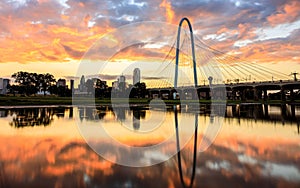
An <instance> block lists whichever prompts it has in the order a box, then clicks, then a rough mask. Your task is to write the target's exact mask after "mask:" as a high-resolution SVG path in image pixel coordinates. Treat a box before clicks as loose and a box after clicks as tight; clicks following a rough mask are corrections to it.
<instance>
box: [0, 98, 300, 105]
mask: <svg viewBox="0 0 300 188" xmlns="http://www.w3.org/2000/svg"><path fill="white" fill-rule="evenodd" d="M150 101H151V103H159V102H160V100H151V99H136V98H133V99H129V100H128V99H125V98H118V99H114V100H113V103H115V104H116V103H117V104H123V103H124V104H125V103H127V102H129V103H130V104H149V103H150ZM73 102H74V104H78V105H81V104H84V105H89V104H90V105H93V104H111V102H112V101H111V99H109V98H105V99H99V98H96V99H93V98H88V97H76V98H75V99H74V100H72V97H57V96H29V97H24V96H0V106H16V105H18V106H22V105H72V104H73ZM198 102H200V103H204V104H208V103H211V102H212V101H211V100H206V99H200V100H199V101H198V100H164V103H166V104H170V105H172V104H180V103H181V104H192V103H198ZM214 102H226V103H227V104H240V103H262V104H282V103H285V102H288V103H291V102H290V101H285V102H283V101H281V100H267V101H264V100H259V101H254V100H247V101H240V100H227V101H218V100H215V101H214ZM293 103H298V104H299V103H300V100H295V101H293Z"/></svg>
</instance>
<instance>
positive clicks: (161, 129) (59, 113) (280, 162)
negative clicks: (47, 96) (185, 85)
mask: <svg viewBox="0 0 300 188" xmlns="http://www.w3.org/2000/svg"><path fill="white" fill-rule="evenodd" d="M210 113H211V110H210V106H201V109H200V111H195V110H193V108H192V107H189V106H181V107H179V106H175V107H174V106H169V107H167V108H165V109H162V108H160V107H157V108H155V107H148V106H136V107H132V108H130V109H125V108H122V107H118V108H114V109H112V108H111V107H110V106H99V107H97V108H96V109H94V108H92V107H74V108H73V107H58V106H48V107H44V106H43V107H30V106H28V107H22V108H20V107H9V108H7V107H2V108H0V143H1V147H0V187H142V186H143V187H183V186H184V185H189V184H190V179H191V177H192V176H193V167H194V175H195V177H194V181H193V187H254V186H257V187H299V186H300V134H299V121H300V107H298V106H287V105H284V106H280V105H279V106H263V105H240V106H227V107H226V117H225V118H219V117H217V116H216V117H211V116H210ZM195 121H196V122H198V131H197V132H198V136H197V138H198V140H197V146H198V147H197V159H196V160H193V155H194V149H195V148H194V137H193V136H190V135H191V133H194V130H195V127H194V124H195ZM176 125H177V126H178V129H177V130H176V129H175V127H176ZM220 125H222V126H220ZM219 126H220V127H221V129H220V130H219V129H218V128H219ZM86 130H88V134H86V132H85V131H86ZM91 130H92V131H91ZM207 130H210V131H211V130H212V131H215V132H216V133H218V134H217V136H216V137H214V135H212V137H209V135H208V134H209V131H207ZM218 130H219V131H218ZM100 131H102V132H100ZM103 132H106V134H108V135H109V136H110V137H113V139H108V138H107V137H106V136H105V135H104V134H102V133H103ZM176 133H178V135H179V138H180V146H181V147H182V150H181V152H180V157H181V164H179V160H178V155H176V154H175V153H176V143H178V142H176V141H178V140H177V139H175V140H174V139H171V138H178V137H176V136H174V135H176ZM82 135H85V137H84V138H83V137H82ZM207 135H208V137H207ZM208 138H209V139H210V140H209V139H208ZM205 139H206V140H205ZM86 140H87V141H89V143H92V144H95V145H94V146H99V148H100V149H99V150H98V151H100V153H101V152H102V153H101V154H103V155H101V156H103V157H104V158H103V157H101V156H99V155H98V154H97V153H96V152H95V151H94V150H95V148H93V149H94V150H93V149H91V148H90V146H89V145H88V144H87V143H86ZM166 140H170V142H168V143H167V144H166V145H163V146H161V147H160V148H159V149H157V150H155V151H151V152H150V151H144V152H143V153H142V154H141V155H140V156H136V153H134V152H133V150H134V149H135V148H143V147H144V148H146V147H148V146H157V145H158V144H159V143H162V142H164V141H166ZM207 140H208V141H207ZM92 141H97V143H96V142H92ZM210 141H213V143H212V144H211V145H209V143H210ZM116 143H119V144H120V145H117V144H116ZM125 145H126V146H129V147H130V146H131V147H130V149H124V146H125ZM101 148H102V149H103V148H105V150H101ZM96 151H97V148H96ZM174 152H175V153H174ZM173 154H175V155H173ZM162 161H164V162H162ZM116 163H118V164H116ZM120 164H130V165H133V166H134V164H136V166H147V167H128V166H123V165H120ZM151 164H155V165H151ZM179 166H181V168H179ZM181 176H182V179H181V178H180V177H181Z"/></svg>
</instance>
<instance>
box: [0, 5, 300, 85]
mask: <svg viewBox="0 0 300 188" xmlns="http://www.w3.org/2000/svg"><path fill="white" fill-rule="evenodd" d="M182 17H188V18H189V19H190V20H191V22H192V24H193V28H194V33H195V35H197V36H198V37H199V38H201V39H202V40H203V41H206V42H207V43H208V44H212V46H213V47H214V48H216V49H218V50H221V51H223V52H225V53H228V54H231V55H235V56H238V57H240V58H243V59H245V60H247V61H249V62H257V63H261V64H268V63H271V64H273V65H274V67H275V68H276V69H277V70H278V71H282V72H284V73H286V74H288V73H290V72H292V71H299V72H300V70H299V68H300V66H299V63H300V50H299V49H300V39H299V36H300V2H299V1H297V0H295V1H293V0H262V1H252V0H251V1H250V0H249V1H245V0H213V1H209V0H188V1H183V0H182V1H177V0H176V1H175V0H163V1H162V0H149V1H147V0H145V1H144V0H124V1H119V0H111V1H106V0H18V1H17V0H2V1H1V2H0V23H1V24H0V77H10V76H11V74H12V73H14V72H16V71H20V70H23V71H30V72H41V73H45V72H50V73H52V74H54V75H55V77H56V78H59V77H64V78H67V79H68V78H72V77H74V76H75V75H76V71H77V68H78V63H79V62H80V59H81V58H82V57H83V56H84V54H85V53H86V52H87V50H88V49H89V48H90V47H91V46H92V45H93V44H94V43H95V42H96V41H97V40H98V39H99V38H100V37H101V36H103V35H104V34H106V33H107V32H110V31H113V30H115V29H117V28H119V27H121V26H125V25H126V24H131V23H136V22H142V21H160V22H166V23H172V24H177V23H178V22H179V21H180V19H181V18H182ZM137 48H139V47H137ZM142 55H143V54H140V56H142ZM127 58H128V59H130V57H129V56H127Z"/></svg>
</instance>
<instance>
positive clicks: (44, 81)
mask: <svg viewBox="0 0 300 188" xmlns="http://www.w3.org/2000/svg"><path fill="white" fill-rule="evenodd" d="M36 80H37V81H38V82H37V84H38V87H39V89H42V91H43V92H44V95H46V91H48V89H49V87H50V86H51V85H52V84H55V81H56V80H55V78H54V76H53V75H52V74H49V73H46V74H39V75H38V76H37V79H36Z"/></svg>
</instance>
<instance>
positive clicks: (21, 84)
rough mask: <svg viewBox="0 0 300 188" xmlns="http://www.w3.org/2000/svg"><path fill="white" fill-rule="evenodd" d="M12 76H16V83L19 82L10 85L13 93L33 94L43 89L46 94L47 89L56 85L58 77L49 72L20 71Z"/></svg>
mask: <svg viewBox="0 0 300 188" xmlns="http://www.w3.org/2000/svg"><path fill="white" fill-rule="evenodd" d="M11 77H12V78H14V79H15V83H17V84H13V85H9V86H8V89H9V91H10V93H13V94H15V93H19V94H23V95H32V94H36V93H37V92H38V91H43V93H44V95H45V94H46V92H47V91H50V87H51V86H53V85H56V79H55V78H54V76H53V75H52V74H49V73H45V74H38V73H31V72H23V71H19V72H17V73H14V74H12V76H11Z"/></svg>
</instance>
